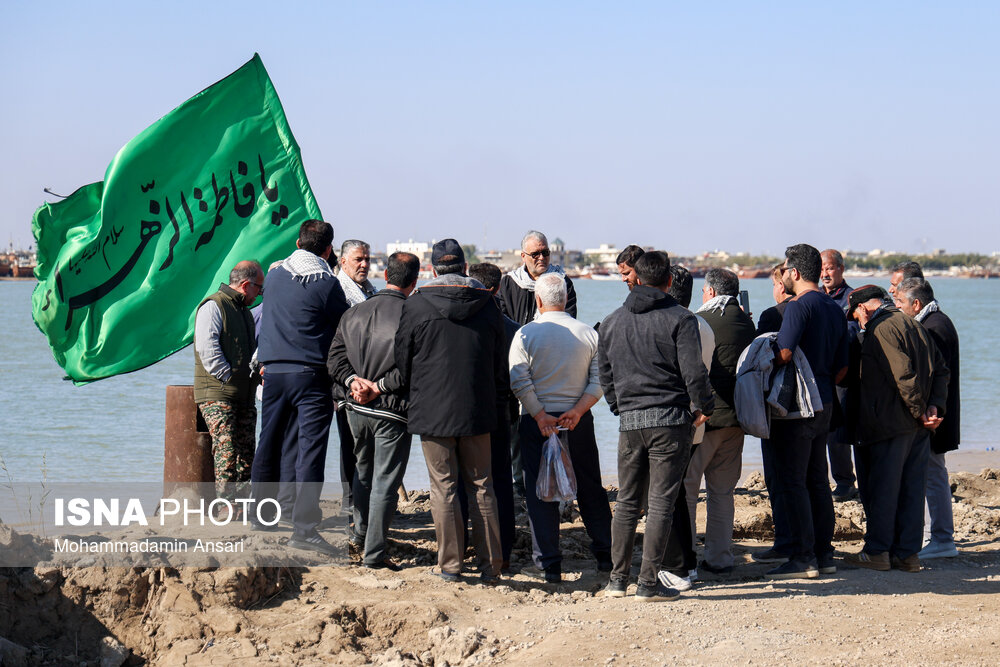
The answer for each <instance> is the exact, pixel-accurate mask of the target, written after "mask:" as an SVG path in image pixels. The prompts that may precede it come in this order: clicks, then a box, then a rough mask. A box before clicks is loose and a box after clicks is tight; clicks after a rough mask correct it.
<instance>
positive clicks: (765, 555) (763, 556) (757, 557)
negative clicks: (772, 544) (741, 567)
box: [750, 548, 788, 564]
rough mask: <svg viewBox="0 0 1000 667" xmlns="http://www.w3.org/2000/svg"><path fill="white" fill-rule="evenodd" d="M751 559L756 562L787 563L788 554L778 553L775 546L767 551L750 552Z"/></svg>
mask: <svg viewBox="0 0 1000 667" xmlns="http://www.w3.org/2000/svg"><path fill="white" fill-rule="evenodd" d="M750 560H752V561H753V562H755V563H776V564H781V563H787V562H788V556H786V555H785V554H782V553H778V552H777V551H775V550H774V549H773V548H771V549H768V550H767V551H758V552H757V553H755V554H750Z"/></svg>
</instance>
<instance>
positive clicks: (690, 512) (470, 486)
mask: <svg viewBox="0 0 1000 667" xmlns="http://www.w3.org/2000/svg"><path fill="white" fill-rule="evenodd" d="M332 241H333V230H332V228H331V227H330V225H329V224H328V223H325V222H323V221H319V220H310V221H307V222H305V223H303V225H302V227H301V229H300V234H299V239H298V241H297V247H298V249H297V250H296V251H295V252H294V253H292V255H290V256H289V257H288V258H287V259H285V260H284V261H282V262H279V263H277V264H276V265H274V266H272V267H271V269H270V270H269V271H268V273H267V276H266V278H265V277H264V273H263V271H262V269H261V267H260V266H259V265H258V264H256V263H255V262H241V263H240V264H238V265H237V266H236V267H235V268H234V269H233V271H232V274H231V275H230V282H229V284H228V285H223V286H221V287H220V290H219V292H218V293H216V294H214V295H212V296H211V297H209V298H208V299H206V300H205V301H204V302H203V303H202V304H201V305H200V306H199V309H198V313H197V316H196V328H195V329H196V335H195V360H196V364H195V392H196V402H198V403H199V408H200V410H201V412H202V414H203V415H204V417H205V421H206V423H207V424H208V425H209V429H210V431H211V432H212V436H213V449H214V451H215V454H216V468H217V474H216V477H217V480H218V481H219V482H229V483H236V484H237V485H243V486H244V487H245V485H246V482H247V481H250V482H251V483H252V494H253V496H254V497H255V498H256V499H257V500H258V501H261V500H263V499H265V498H270V499H273V500H274V501H275V502H276V503H277V504H278V505H279V506H280V507H281V517H282V519H281V523H284V524H285V527H289V528H291V529H292V531H293V532H292V536H291V538H290V539H289V545H290V546H292V547H296V548H301V549H310V550H313V551H319V552H322V553H326V554H333V553H335V549H334V547H333V546H331V545H330V544H329V543H328V542H326V540H325V539H324V538H323V537H322V536H321V535H320V533H319V531H318V530H317V528H318V526H319V523H320V520H321V519H322V516H321V512H320V509H319V497H320V490H321V487H322V483H323V472H324V467H325V458H326V447H327V441H328V439H329V431H330V427H331V423H332V420H333V418H334V413H335V412H336V414H337V423H338V430H339V431H340V442H341V462H342V463H341V474H342V481H343V482H344V483H345V506H347V507H350V508H351V518H352V522H351V523H352V527H351V540H352V542H353V543H354V544H355V545H356V546H357V547H358V548H359V550H360V551H361V553H362V563H363V564H364V565H365V566H367V567H370V568H389V569H398V568H399V566H398V565H397V564H396V563H394V562H393V561H392V560H391V558H390V557H389V552H388V547H387V535H388V530H389V526H390V523H391V520H392V517H393V514H394V512H395V509H396V502H397V498H398V495H397V493H398V491H399V489H400V486H401V484H402V478H403V474H404V472H405V469H406V466H407V462H408V459H409V449H410V445H411V438H412V435H418V436H419V437H420V441H421V447H422V450H423V454H424V459H425V461H426V463H427V469H428V474H429V477H430V484H431V507H432V516H433V520H434V527H435V534H436V537H437V543H438V563H437V566H436V567H435V568H434V573H435V574H437V575H438V576H440V577H441V578H443V579H445V580H448V581H456V580H458V579H459V578H460V575H461V572H462V567H463V560H464V553H465V539H466V538H465V535H466V527H467V525H468V523H469V520H470V519H471V524H472V541H473V544H474V546H475V551H476V554H477V557H478V559H479V572H480V577H481V578H482V580H483V581H485V582H492V581H495V580H496V579H497V578H498V577H499V576H500V574H501V573H502V572H504V571H505V570H506V569H507V568H509V559H510V553H511V549H512V546H513V535H514V526H513V522H514V518H513V517H514V484H513V477H512V466H511V460H512V459H511V454H512V452H513V455H514V460H515V462H517V460H518V459H520V466H517V465H516V463H515V466H514V467H515V469H516V468H518V467H520V470H521V473H520V474H521V475H523V477H522V481H521V484H523V491H522V493H523V495H524V498H525V503H526V506H527V510H528V517H529V523H530V530H531V538H532V547H533V549H532V552H533V561H534V565H535V567H536V568H537V569H538V571H539V573H540V574H541V575H543V576H544V578H545V580H546V581H549V582H558V581H560V580H561V560H562V558H561V553H560V550H559V534H558V531H559V522H560V511H559V505H558V503H553V502H546V501H544V500H542V499H540V498H538V496H537V494H536V491H535V485H536V482H537V479H538V476H539V474H540V471H539V461H540V459H541V451H542V447H543V445H544V443H545V441H546V440H547V439H549V438H560V439H561V440H562V443H563V446H564V447H565V448H566V450H567V451H568V453H569V458H570V460H571V462H572V465H573V468H574V471H575V475H576V479H577V485H578V488H577V502H578V505H579V509H580V513H581V516H582V518H583V521H584V524H585V527H586V530H587V533H588V535H589V537H590V540H591V551H592V553H593V555H594V558H595V560H596V562H597V567H598V569H599V570H601V571H606V572H609V573H610V574H609V584H608V587H607V589H606V594H607V595H609V596H612V597H620V596H623V595H625V591H626V587H627V584H628V580H629V577H630V573H631V568H632V553H633V545H634V539H635V531H636V527H637V524H638V521H639V518H640V515H641V513H642V512H643V511H644V510H645V512H646V528H645V537H644V539H643V546H642V565H641V567H640V570H639V574H638V584H639V586H638V589H637V592H636V596H637V598H638V599H641V600H646V601H657V600H665V599H672V598H673V597H676V595H677V594H678V590H684V589H686V588H689V587H690V586H691V584H692V582H693V580H694V579H695V578H696V577H697V568H696V561H694V543H693V539H692V537H693V535H694V523H695V522H694V518H695V513H696V507H697V506H696V501H697V497H698V492H699V489H700V485H701V481H702V478H704V480H705V485H706V491H707V498H708V502H707V513H708V516H707V519H706V534H705V549H704V559H703V560H702V561H701V563H700V564H698V566H699V567H701V568H702V569H704V570H706V571H709V572H713V573H716V574H725V573H727V572H729V571H731V570H732V567H733V560H734V559H733V555H732V550H731V544H732V532H733V514H734V508H733V492H734V489H735V486H736V484H737V482H738V480H739V476H740V471H741V463H742V450H743V440H744V431H743V428H742V427H741V424H740V421H739V419H738V413H739V406H738V405H737V397H736V394H737V392H736V386H737V382H738V377H737V376H738V367H739V365H740V358H741V355H743V353H744V350H746V349H747V348H748V347H749V346H751V343H755V337H756V336H757V335H759V334H762V333H766V332H767V331H772V332H774V333H772V334H771V342H770V348H769V350H770V353H771V354H772V355H773V365H774V367H784V366H788V367H789V369H790V370H789V371H788V373H786V377H796V378H799V377H801V376H802V375H803V374H804V373H805V374H808V375H809V378H810V380H811V382H812V383H813V385H814V387H815V390H816V394H817V396H816V400H815V401H814V403H813V404H812V406H811V409H810V410H809V411H808V412H806V413H796V415H798V418H795V419H774V420H773V421H772V422H771V429H770V434H769V437H768V438H765V439H764V440H763V447H764V461H765V477H766V478H767V482H768V488H769V491H770V496H771V500H772V503H773V510H774V518H775V545H774V547H773V548H771V549H769V550H768V551H767V552H764V553H763V554H757V555H755V559H756V560H761V561H764V562H773V563H775V564H776V565H777V567H775V569H773V570H771V571H770V572H769V573H768V576H769V577H770V578H774V579H786V578H796V577H814V576H818V574H819V573H821V572H831V571H835V569H836V566H835V565H834V562H833V548H832V545H831V540H832V537H833V523H834V522H833V506H832V502H833V495H832V494H831V490H830V486H829V483H828V473H827V466H826V460H827V458H826V457H827V449H828V447H829V451H830V456H831V461H833V460H834V457H835V455H842V454H843V451H841V450H840V449H837V448H840V447H844V446H845V443H848V442H858V443H859V444H858V446H857V447H856V448H855V457H856V459H857V468H858V485H859V487H860V491H861V499H862V502H863V503H864V505H865V510H866V514H867V516H868V534H867V535H866V542H865V548H864V549H863V550H862V552H860V553H859V554H854V555H851V556H849V557H848V560H849V562H852V563H854V564H856V565H860V566H862V567H872V568H875V569H889V567H891V566H896V567H899V568H900V569H904V570H909V571H912V570H914V569H919V562H918V560H917V558H918V557H917V553H918V552H920V549H921V544H920V540H921V539H922V536H921V535H920V528H921V526H922V518H923V514H922V511H923V510H922V507H923V502H924V501H923V498H924V489H925V483H926V489H927V499H928V504H929V506H930V511H931V539H932V541H931V542H930V545H929V546H928V547H927V548H926V549H925V550H924V551H923V552H921V553H924V554H925V557H926V555H927V554H930V551H927V550H928V549H931V550H932V551H934V553H935V554H938V555H951V550H954V543H953V541H952V540H951V536H950V530H951V528H950V502H948V503H947V510H948V515H949V516H948V519H946V518H945V516H944V514H945V512H944V505H945V502H946V501H947V500H949V499H947V498H946V497H945V491H943V490H942V488H943V489H947V471H946V469H945V467H944V459H943V451H947V449H949V448H953V447H954V446H957V441H958V419H957V405H958V403H957V401H958V399H957V361H958V339H957V334H955V331H954V327H953V326H952V325H951V322H950V320H947V318H946V317H945V316H944V314H943V313H941V312H940V308H939V306H938V305H937V302H936V301H935V300H934V298H933V292H932V291H931V289H930V285H929V284H927V283H926V281H924V280H923V277H922V275H920V276H913V275H910V276H907V277H906V279H905V280H903V279H902V277H901V279H900V280H898V281H894V283H893V288H892V291H893V292H894V294H895V297H896V304H898V306H899V307H898V308H897V307H896V306H894V305H892V303H891V302H889V301H888V295H886V294H885V293H884V292H882V291H881V289H880V288H877V287H874V286H866V287H864V288H860V289H858V290H854V291H851V290H850V288H849V287H847V286H846V284H844V283H843V280H842V276H843V260H842V258H840V255H839V253H836V251H825V252H824V253H823V254H822V256H821V254H820V253H819V252H818V251H817V250H816V249H815V248H812V247H811V246H808V245H805V244H800V245H796V246H791V247H790V248H788V249H787V250H786V259H785V261H784V262H783V263H782V265H780V266H779V267H776V269H775V272H774V274H773V276H772V277H773V279H774V284H775V301H776V306H775V307H774V308H771V309H768V310H767V311H765V312H764V313H763V314H762V316H761V319H760V324H759V326H758V327H757V328H755V327H754V325H753V322H752V320H751V319H750V316H749V314H748V313H746V312H744V309H743V308H742V307H741V305H740V303H739V301H738V299H737V296H738V294H739V279H738V277H737V276H736V274H734V273H733V272H731V271H728V270H725V269H712V270H710V271H709V272H708V275H707V276H706V281H705V287H704V289H703V291H702V305H701V307H700V308H698V310H697V313H692V312H691V311H690V310H688V308H687V305H688V304H689V302H690V299H691V277H690V274H689V273H687V272H686V271H685V270H684V269H683V268H681V267H677V266H671V262H670V259H669V257H668V256H667V254H666V253H665V252H662V251H648V252H644V251H643V250H642V249H641V248H638V247H637V246H629V248H628V249H626V251H625V252H623V253H622V255H621V256H620V257H619V269H620V271H621V274H622V278H623V280H624V281H625V282H626V284H627V285H628V287H629V290H630V292H629V294H628V297H627V299H626V300H625V302H624V304H623V306H622V307H620V308H618V309H617V310H615V311H614V312H613V313H611V314H610V315H608V316H607V317H606V318H605V319H604V320H603V322H601V323H600V325H599V333H598V330H597V328H596V327H590V326H587V325H585V324H583V323H581V322H579V321H577V320H576V319H575V316H576V293H575V290H574V287H573V284H572V281H570V280H569V279H568V278H567V277H565V275H564V274H563V272H562V270H561V269H560V268H559V267H557V266H555V265H553V264H551V262H550V255H551V253H550V250H549V247H548V242H547V239H546V238H545V236H544V235H543V234H541V233H539V232H534V231H533V232H529V233H528V234H527V235H526V236H525V237H524V239H523V240H522V244H521V250H522V252H521V256H522V262H523V263H522V265H521V266H520V267H518V268H517V269H516V270H515V271H512V272H511V273H510V274H507V275H504V276H502V277H501V276H500V271H499V269H497V268H496V267H495V266H492V265H488V264H479V265H473V266H472V267H469V265H468V264H467V263H466V261H465V255H464V252H463V250H462V247H461V246H460V245H459V244H458V242H457V241H455V240H454V239H445V240H443V241H440V242H438V243H436V244H435V245H434V247H433V250H432V254H431V264H432V268H433V272H434V278H433V279H432V280H430V281H429V282H427V283H425V284H424V285H422V286H421V287H420V288H419V289H416V283H417V276H418V272H419V269H420V264H419V260H418V258H417V257H415V256H414V255H412V254H409V253H395V254H393V255H391V256H390V257H389V259H388V264H387V268H386V270H385V274H384V278H385V281H386V287H385V288H384V289H382V290H380V291H376V290H375V289H374V287H373V286H372V284H371V282H370V281H369V280H368V272H369V268H370V255H369V248H368V246H367V244H365V243H363V242H361V241H355V240H350V241H347V242H345V243H344V244H343V246H342V248H341V260H340V265H341V268H340V271H339V272H338V274H336V275H335V274H334V272H333V270H332V269H331V266H330V262H329V261H328V260H329V259H330V257H331V256H332V255H333V247H332ZM911 273H912V270H911ZM821 280H822V283H823V286H822V287H820V282H821ZM265 291H266V293H267V296H266V298H264V300H263V307H262V312H261V315H260V322H259V337H258V336H257V335H255V331H254V320H253V317H252V316H251V315H250V313H249V311H248V310H247V307H248V306H249V305H250V304H252V303H253V301H254V300H255V299H256V297H257V296H258V295H260V294H263V293H264V292H265ZM848 318H851V319H852V320H855V321H856V322H857V324H858V325H859V327H857V328H849V325H848ZM921 320H922V321H923V324H920V323H918V322H919V321H921ZM932 327H933V329H932ZM859 330H860V331H861V337H860V342H855V341H856V334H857V333H858V331H859ZM930 331H936V333H934V334H933V335H932V334H931V333H929V332H930ZM852 344H853V345H854V346H855V354H854V355H853V358H855V359H856V361H855V362H854V363H853V364H851V363H849V360H850V359H851V358H852V354H851V346H852ZM251 357H255V358H256V361H257V362H258V363H259V367H261V368H262V373H263V377H264V382H263V397H262V428H261V434H260V444H259V446H258V447H257V450H256V454H255V453H254V451H253V423H254V421H255V418H256V410H255V408H254V400H253V392H254V389H255V386H256V384H257V382H258V381H259V376H258V375H256V373H255V372H254V371H252V370H251V369H254V368H258V366H257V365H255V364H251ZM849 366H853V367H854V369H855V370H854V372H853V373H851V374H849V372H848V369H849ZM949 368H953V369H954V370H953V371H951V373H950V374H949V370H948V369H949ZM852 382H853V383H854V384H853V385H852V384H851V383H852ZM852 386H853V389H852ZM511 395H512V396H513V397H514V398H516V400H517V404H518V406H519V409H518V410H517V411H516V412H517V414H516V416H514V415H511V411H509V410H508V409H507V408H508V401H509V400H510V396H511ZM602 395H603V396H604V397H605V398H606V400H607V403H608V405H609V407H610V409H611V410H612V412H613V413H614V414H616V415H617V416H618V417H619V420H620V425H619V444H618V481H619V486H620V489H619V492H618V498H617V507H616V510H615V512H614V516H613V517H612V513H611V509H610V504H609V502H608V497H607V494H606V492H605V490H604V487H603V484H602V479H601V466H600V461H599V457H598V452H597V443H596V438H595V435H594V426H593V416H592V414H591V412H590V410H591V408H592V407H593V406H594V405H595V404H596V403H597V401H598V400H599V399H600V398H601V396H602ZM942 417H944V420H943V421H942ZM952 417H953V418H952ZM512 419H513V421H511V420H512ZM944 425H946V426H944ZM932 431H933V432H934V442H935V443H936V444H935V445H934V451H935V452H939V451H940V452H941V453H940V454H935V456H939V457H940V458H939V460H935V459H933V458H931V461H932V462H933V464H932V465H931V475H930V477H928V476H927V465H928V454H929V446H930V444H929V443H931V442H932V440H931V435H930V434H931V432H932ZM693 445H694V446H693ZM846 450H847V467H848V468H849V467H851V466H850V453H849V452H850V450H849V448H846ZM251 462H252V463H251ZM834 468H835V473H834V474H835V479H836V475H837V472H836V466H834ZM942 471H943V473H942ZM942 474H943V480H944V482H943V487H942V481H941V480H942ZM852 477H853V473H852ZM837 483H838V489H837V490H835V492H837V493H838V495H839V496H844V495H845V494H848V495H849V489H850V488H853V478H852V479H850V480H848V479H847V478H846V476H845V477H842V478H840V479H837ZM844 485H847V489H844V488H842V487H843V486H844ZM245 491H246V490H245V488H240V487H239V486H237V487H234V488H232V489H230V488H229V487H228V486H227V488H226V491H225V493H228V494H231V495H235V494H241V493H243V494H245ZM289 519H290V520H289ZM279 525H280V524H279ZM271 527H273V526H271ZM257 528H259V529H267V528H269V526H268V525H266V524H265V525H260V524H259V525H257ZM949 545H950V546H949Z"/></svg>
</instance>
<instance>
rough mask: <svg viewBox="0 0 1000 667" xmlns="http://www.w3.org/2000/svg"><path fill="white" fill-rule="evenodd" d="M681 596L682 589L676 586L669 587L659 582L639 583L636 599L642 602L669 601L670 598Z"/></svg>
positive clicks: (674, 598)
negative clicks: (679, 589) (651, 583)
mask: <svg viewBox="0 0 1000 667" xmlns="http://www.w3.org/2000/svg"><path fill="white" fill-rule="evenodd" d="M680 596H681V594H680V591H678V590H677V589H676V588H667V587H666V586H663V585H662V584H660V583H659V582H657V583H655V584H653V585H652V586H646V585H645V584H639V588H638V589H636V591H635V599H636V600H639V601H640V602H669V601H670V600H676V599H677V598H679V597H680Z"/></svg>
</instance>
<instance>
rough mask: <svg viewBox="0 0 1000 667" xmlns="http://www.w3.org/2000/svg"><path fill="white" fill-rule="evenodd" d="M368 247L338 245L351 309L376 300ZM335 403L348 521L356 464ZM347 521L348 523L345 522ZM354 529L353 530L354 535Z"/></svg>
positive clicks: (343, 405)
mask: <svg viewBox="0 0 1000 667" xmlns="http://www.w3.org/2000/svg"><path fill="white" fill-rule="evenodd" d="M371 265H372V261H371V246H369V245H368V244H367V243H365V242H364V241H359V240H358V239H347V240H346V241H344V242H343V243H342V244H340V271H338V272H337V280H338V281H340V287H341V289H343V290H344V296H345V297H346V298H347V303H348V305H350V306H356V305H358V304H359V303H362V302H363V301H366V300H367V299H370V298H371V297H373V296H375V293H376V292H377V291H378V290H376V289H375V286H374V285H372V282H371V281H370V280H368V271H369V269H371ZM338 398H339V400H338V401H337V435H338V436H339V438H340V483H341V485H342V487H343V492H344V493H343V497H342V501H341V510H342V511H343V513H344V514H346V515H347V516H348V517H353V516H354V485H355V484H356V483H357V480H355V479H354V477H355V475H354V473H355V468H356V466H357V461H356V459H355V456H354V446H355V442H354V434H353V433H352V432H351V425H350V424H349V423H348V420H347V400H346V399H345V398H344V397H343V396H340V397H338ZM348 520H349V521H350V519H348ZM356 530H357V526H355V531H356ZM350 537H351V542H352V544H354V545H355V546H360V545H359V544H358V543H359V542H360V541H361V540H360V539H358V537H359V534H358V533H357V532H353V533H350Z"/></svg>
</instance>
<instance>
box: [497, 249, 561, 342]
mask: <svg viewBox="0 0 1000 667" xmlns="http://www.w3.org/2000/svg"><path fill="white" fill-rule="evenodd" d="M550 255H551V252H550V251H549V241H548V239H547V238H545V234H542V233H541V232H536V231H530V232H528V233H527V234H525V235H524V238H523V239H521V260H522V261H523V262H524V263H523V264H522V265H521V266H519V267H517V268H516V269H514V270H513V271H511V272H510V273H508V274H507V275H505V276H504V277H503V278H502V279H501V280H500V291H499V292H498V294H497V296H499V297H500V308H501V309H502V310H503V314H504V315H506V316H507V317H509V318H511V319H512V320H514V321H515V322H517V323H518V324H527V323H528V322H530V321H532V320H533V319H535V312H536V311H535V279H536V278H538V276H540V275H542V274H545V273H553V272H554V273H562V272H563V270H562V267H559V266H556V265H554V264H552V263H551V262H550ZM566 293H567V297H566V312H567V313H569V314H570V315H572V316H573V317H576V290H575V289H574V288H573V281H572V280H570V279H569V278H566Z"/></svg>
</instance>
